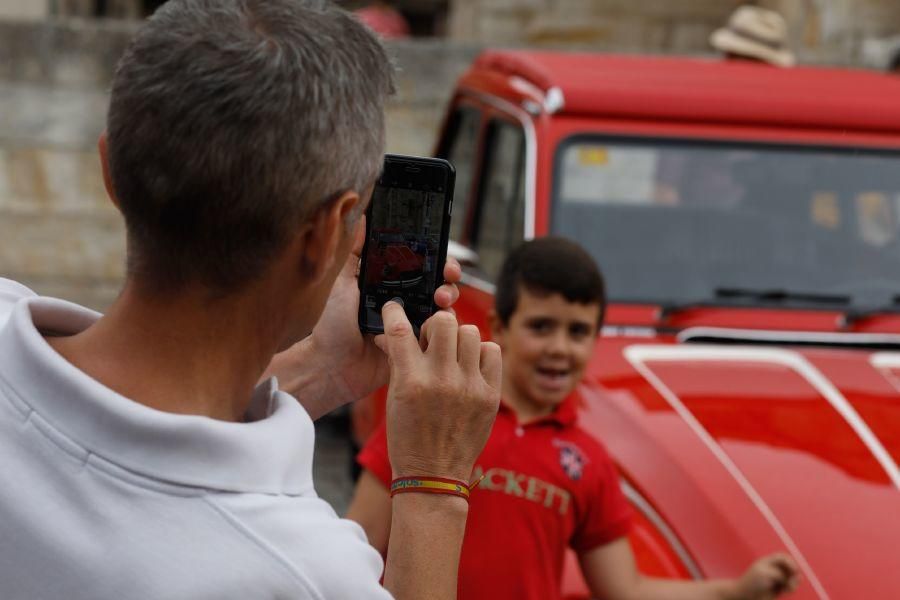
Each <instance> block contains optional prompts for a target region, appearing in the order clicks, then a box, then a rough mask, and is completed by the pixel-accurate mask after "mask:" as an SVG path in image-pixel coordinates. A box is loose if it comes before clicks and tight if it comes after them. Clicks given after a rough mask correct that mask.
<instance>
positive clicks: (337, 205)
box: [0, 0, 501, 600]
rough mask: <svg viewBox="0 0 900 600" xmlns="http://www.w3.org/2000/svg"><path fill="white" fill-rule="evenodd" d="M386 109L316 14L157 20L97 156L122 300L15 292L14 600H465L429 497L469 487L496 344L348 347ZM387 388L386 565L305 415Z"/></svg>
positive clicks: (8, 367) (2, 487)
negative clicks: (107, 303) (329, 472)
mask: <svg viewBox="0 0 900 600" xmlns="http://www.w3.org/2000/svg"><path fill="white" fill-rule="evenodd" d="M392 91H393V71H392V68H391V65H390V61H389V60H388V57H387V54H386V53H385V51H384V48H383V47H382V45H381V43H380V42H379V41H378V39H377V38H376V36H375V35H374V34H373V33H372V32H371V31H370V30H369V29H367V28H366V27H364V26H363V25H362V24H361V23H360V22H359V21H358V20H357V19H355V18H354V17H353V16H352V15H350V14H349V13H347V12H345V11H343V10H341V9H340V8H338V7H337V6H335V5H334V4H333V3H332V2H329V1H327V0H169V1H168V2H166V3H165V4H164V5H163V6H162V7H161V8H160V9H159V10H158V11H157V12H156V13H155V14H154V15H153V17H151V18H150V19H148V20H147V21H146V22H144V23H143V24H142V26H141V28H140V29H139V30H138V32H137V34H136V36H135V38H134V39H133V40H132V41H131V42H130V44H129V46H128V48H127V49H126V51H125V53H124V55H123V57H122V58H121V60H120V61H119V63H118V67H117V69H116V73H115V77H114V79H113V82H112V89H111V94H110V101H109V110H108V117H107V132H105V133H104V134H103V135H102V136H101V137H100V142H99V154H100V157H99V158H100V160H99V164H100V167H101V169H102V173H103V178H104V182H105V184H106V189H107V193H108V195H109V197H110V200H111V201H112V203H113V204H114V205H115V206H116V208H117V209H118V210H119V211H120V212H121V213H122V215H123V218H124V221H125V230H126V257H127V263H126V264H127V273H126V277H125V281H124V283H123V289H122V291H121V293H120V294H119V296H118V297H117V298H116V300H115V301H114V302H113V304H112V306H111V307H110V308H109V310H108V311H107V313H106V314H104V315H100V314H97V313H95V312H93V311H90V310H88V309H86V308H83V307H81V306H77V305H75V304H72V303H69V302H65V301H63V300H58V299H54V298H43V297H40V296H37V295H36V294H35V293H34V292H32V291H31V290H29V289H27V288H25V287H24V286H22V285H20V284H17V283H15V282H13V281H9V280H7V279H0V456H2V457H3V465H2V468H0V589H2V591H0V596H2V597H3V598H5V599H6V598H8V599H16V600H19V599H32V598H66V599H67V600H120V599H122V598H147V599H153V598H166V599H168V600H196V599H201V598H217V599H218V598H221V599H228V598H234V599H241V600H243V599H246V598H296V599H306V598H308V599H323V598H326V599H331V598H335V599H345V598H346V599H354V600H355V599H357V598H360V599H375V598H378V599H385V600H386V599H388V598H389V597H391V596H393V597H394V598H396V599H401V600H407V599H409V600H413V599H416V600H417V599H420V598H426V597H427V598H434V599H438V600H451V599H455V598H456V597H457V594H456V585H457V565H458V561H459V555H460V548H461V546H462V538H463V533H464V531H465V521H466V517H467V514H468V504H467V502H466V498H465V497H464V495H463V496H460V494H459V493H456V494H451V493H449V492H448V493H442V494H434V493H421V492H423V490H427V488H424V487H422V486H421V485H418V486H417V485H415V484H414V482H422V481H424V482H428V481H433V480H437V479H452V480H457V481H461V482H464V483H463V484H462V485H466V484H467V483H468V482H469V481H470V476H471V474H472V469H473V465H474V462H475V459H476V458H477V456H478V454H479V453H480V451H481V449H482V448H483V446H484V443H485V441H486V439H487V437H488V433H489V431H490V427H491V424H492V423H493V420H494V417H495V415H496V411H497V405H498V403H499V396H500V367H501V359H500V349H499V348H498V347H497V346H496V345H495V344H492V343H483V342H481V339H480V335H479V332H478V329H477V328H476V327H474V326H471V325H469V326H465V325H464V326H459V325H458V323H457V321H456V318H455V317H454V316H453V315H452V314H451V313H450V312H447V311H440V312H438V313H437V314H436V315H434V316H433V317H432V318H431V319H429V320H428V321H427V322H426V323H425V326H424V327H423V328H422V338H421V341H420V340H419V339H416V337H415V336H414V335H413V329H412V326H411V325H410V323H409V321H408V319H407V318H406V315H405V313H404V311H403V308H402V307H401V306H400V305H399V304H398V303H396V302H388V303H387V304H386V305H385V307H384V310H383V318H384V323H385V332H386V334H385V335H383V336H380V337H375V338H373V337H372V336H363V335H362V334H361V333H360V329H359V325H358V321H357V313H358V310H359V287H358V283H357V269H358V265H359V254H360V250H361V247H362V242H363V237H364V230H365V226H364V217H363V214H364V212H365V208H366V206H367V204H368V202H369V199H370V197H371V194H372V189H373V187H374V184H375V181H376V179H377V178H378V176H379V174H380V172H381V170H382V165H383V160H384V139H385V126H384V102H385V100H386V98H387V96H389V95H390V94H391V93H392ZM460 277H461V272H460V269H459V264H458V263H454V262H453V261H448V264H447V268H446V269H445V271H444V278H445V281H447V282H449V285H444V286H442V287H441V288H439V289H438V290H437V291H436V292H435V295H434V301H435V303H436V304H438V305H439V306H441V307H443V308H449V307H450V306H451V305H452V304H453V303H454V301H455V299H456V298H457V297H458V290H457V289H456V286H455V285H453V284H454V283H455V282H457V281H459V279H460ZM388 359H390V360H388ZM385 384H388V401H387V414H388V424H389V426H390V427H391V429H392V432H391V435H390V440H389V442H390V443H389V445H390V451H389V454H390V459H391V464H392V468H393V469H394V471H395V472H396V474H397V476H398V477H407V478H408V479H406V480H404V481H407V482H408V483H409V486H408V487H407V489H406V490H405V491H406V492H411V493H403V494H401V495H400V496H399V497H398V498H397V499H396V500H395V501H394V503H393V519H394V522H395V523H397V526H396V527H395V528H394V534H393V536H392V540H393V541H392V544H391V553H390V555H389V556H388V558H387V563H386V566H385V567H384V568H382V567H383V566H384V565H385V563H383V562H382V559H381V557H379V556H378V553H377V552H375V551H374V550H373V549H372V548H371V547H370V546H369V545H368V544H367V543H366V538H365V536H364V534H363V531H362V530H361V529H360V528H359V526H358V525H356V524H355V523H353V522H351V521H347V520H346V519H339V518H338V516H337V515H336V514H335V512H334V510H333V509H332V508H331V507H330V506H329V505H328V504H327V503H326V502H325V501H323V500H322V499H321V498H319V496H318V495H317V493H316V490H315V488H314V485H313V478H312V464H313V448H314V442H315V439H314V438H315V430H314V428H313V421H314V420H316V419H317V418H319V417H321V416H322V415H324V414H326V413H328V412H330V411H331V410H333V409H335V408H337V407H339V406H341V405H344V404H346V403H348V402H352V401H354V400H357V399H359V398H360V397H363V396H365V395H367V394H369V393H371V392H372V391H374V390H375V389H378V388H380V387H382V386H383V385H385ZM444 491H446V490H444ZM435 539H438V540H440V543H439V544H435V543H433V542H432V540H435ZM382 573H384V587H382V585H381V584H380V582H379V579H380V578H381V576H382Z"/></svg>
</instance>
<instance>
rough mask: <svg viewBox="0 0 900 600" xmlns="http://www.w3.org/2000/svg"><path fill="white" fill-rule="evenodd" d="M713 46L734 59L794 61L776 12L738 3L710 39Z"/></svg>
mask: <svg viewBox="0 0 900 600" xmlns="http://www.w3.org/2000/svg"><path fill="white" fill-rule="evenodd" d="M709 41H710V44H711V45H712V47H713V48H715V49H716V50H718V51H719V52H721V53H723V54H724V55H725V56H726V57H727V58H729V59H733V60H749V61H756V62H762V63H768V64H770V65H775V66H778V67H792V66H794V64H795V63H796V62H797V61H796V58H795V57H794V53H793V52H791V50H790V47H789V43H788V27H787V23H786V22H785V20H784V17H782V16H781V15H780V14H778V13H777V12H774V11H771V10H766V9H764V8H759V7H756V6H741V7H739V8H738V9H737V10H735V11H734V13H733V14H732V15H731V17H730V18H729V19H728V24H727V25H726V26H725V27H722V28H720V29H717V30H716V31H714V32H713V34H712V36H711V37H710V39H709Z"/></svg>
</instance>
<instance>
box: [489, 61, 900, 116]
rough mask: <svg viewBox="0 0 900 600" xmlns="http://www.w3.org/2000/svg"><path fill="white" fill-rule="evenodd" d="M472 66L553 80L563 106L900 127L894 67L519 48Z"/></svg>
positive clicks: (539, 82) (544, 85) (899, 82)
mask: <svg viewBox="0 0 900 600" xmlns="http://www.w3.org/2000/svg"><path fill="white" fill-rule="evenodd" d="M472 70H473V72H478V71H482V72H484V71H487V72H493V73H495V74H499V75H503V76H505V77H507V78H510V77H517V78H520V79H524V80H526V81H528V82H529V83H531V84H533V85H534V86H537V87H538V88H540V89H541V90H542V91H544V92H545V93H546V92H547V91H549V90H551V89H553V88H558V89H559V91H561V92H562V99H563V102H562V106H561V108H559V110H558V112H560V113H564V114H577V115H597V116H604V117H616V118H640V119H646V118H656V119H665V120H675V121H679V120H680V121H692V122H697V121H703V122H722V123H735V124H761V125H770V126H771V125H776V126H777V125H790V126H792V127H798V126H810V127H816V128H829V129H850V130H857V131H858V130H862V131H877V132H882V133H888V132H892V133H893V132H900V77H898V76H894V75H887V74H882V73H877V72H872V71H862V70H849V69H836V68H823V67H806V66H804V67H795V68H790V69H783V68H778V67H773V66H770V65H767V64H763V63H756V62H751V61H743V60H726V59H717V58H687V57H658V56H634V55H610V54H591V53H569V52H553V51H515V50H504V51H487V52H484V53H482V54H481V55H480V56H479V57H478V59H477V60H476V62H475V64H474V65H473V69H472Z"/></svg>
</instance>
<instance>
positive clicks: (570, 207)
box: [357, 51, 900, 600]
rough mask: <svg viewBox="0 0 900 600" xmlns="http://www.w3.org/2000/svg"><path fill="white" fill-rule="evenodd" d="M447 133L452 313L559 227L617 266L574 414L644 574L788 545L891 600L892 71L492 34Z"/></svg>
mask: <svg viewBox="0 0 900 600" xmlns="http://www.w3.org/2000/svg"><path fill="white" fill-rule="evenodd" d="M437 153H438V155H439V156H442V157H444V158H448V159H449V160H450V161H451V162H453V163H454V165H455V166H456V170H457V190H458V191H457V194H456V200H455V206H454V213H453V219H454V221H453V225H452V235H451V237H452V238H453V240H454V242H453V243H452V249H451V254H455V255H456V256H457V257H458V258H459V259H460V260H461V261H462V262H463V263H464V265H465V269H464V270H465V275H464V280H463V281H464V285H463V286H462V296H461V299H460V301H459V303H458V305H457V312H458V314H459V316H460V318H461V320H463V321H468V322H473V323H476V324H478V325H480V326H481V327H482V330H483V331H487V328H486V322H485V315H486V312H487V310H488V308H489V307H490V306H491V304H492V292H493V284H492V281H493V279H494V277H495V276H496V274H497V270H498V268H499V266H500V263H501V261H502V259H503V257H504V256H505V254H506V253H507V251H508V250H509V249H510V248H511V247H512V246H513V245H515V244H517V243H518V242H520V241H521V240H523V239H527V238H531V237H533V236H540V235H545V234H549V233H553V234H558V235H564V236H568V237H571V238H574V239H576V240H578V241H579V242H580V243H581V244H583V245H584V246H585V247H586V248H587V249H588V250H589V251H590V252H591V253H592V254H593V256H594V257H595V258H596V259H597V261H598V262H599V264H600V265H601V267H602V269H603V271H604V273H605V275H606V279H607V286H608V290H609V294H610V301H611V304H610V308H609V311H608V317H607V326H606V327H605V328H604V330H603V335H602V337H601V339H600V340H599V342H598V344H599V345H598V349H597V352H596V354H595V359H594V361H593V363H592V365H591V366H590V368H589V373H588V377H587V379H586V381H585V382H584V386H583V388H584V389H583V395H584V397H585V399H586V401H585V403H584V406H583V407H582V410H581V419H582V423H583V424H584V426H585V427H586V428H587V429H589V430H590V431H593V432H595V433H596V435H597V437H598V438H600V439H601V440H602V441H603V442H604V443H605V444H606V446H607V447H608V448H609V451H610V453H611V455H612V456H613V458H614V459H615V461H616V463H617V466H618V468H619V471H620V473H621V483H622V487H623V489H624V490H625V493H626V496H627V497H628V499H629V500H630V501H631V503H632V504H633V506H634V508H635V512H636V514H637V515H638V517H637V519H638V522H637V527H636V528H635V529H634V532H633V534H632V536H631V542H632V544H633V546H634V549H635V553H636V555H637V557H638V561H639V564H640V566H641V568H642V570H643V571H644V572H646V573H649V574H657V575H662V576H670V577H717V576H735V575H737V574H739V573H741V572H742V570H743V569H744V568H745V567H746V566H747V565H748V564H749V563H750V562H752V561H753V560H754V559H755V558H756V557H759V556H761V555H764V554H767V553H769V552H772V551H775V550H781V549H785V550H787V551H788V552H790V553H791V554H792V555H793V556H794V557H795V558H796V560H797V562H798V564H799V565H800V568H801V571H802V574H803V578H804V582H803V584H802V586H801V588H800V590H799V591H798V592H797V593H796V595H795V596H794V597H796V598H798V600H799V599H813V598H819V599H823V598H835V599H856V598H867V599H868V598H873V599H875V598H878V599H881V598H884V599H892V598H900V559H898V557H897V554H896V552H895V548H896V546H897V545H898V544H900V469H898V462H900V78H897V77H889V76H884V75H880V74H875V73H868V72H854V71H847V70H837V69H824V68H806V67H804V68H795V69H791V70H787V69H778V68H774V67H770V66H767V65H763V64H755V63H750V62H742V61H725V60H700V59H686V58H652V57H631V56H603V55H596V54H564V53H553V52H513V51H502V52H487V53H485V54H483V55H482V56H481V57H480V58H479V59H478V60H477V61H476V62H475V64H474V65H473V66H472V67H471V69H470V70H469V71H468V72H467V73H466V74H465V75H464V76H463V77H462V79H461V80H460V81H459V84H458V87H457V90H456V92H455V95H454V97H453V99H452V101H451V104H450V108H449V112H448V116H447V120H446V123H445V125H444V128H443V132H442V135H441V137H440V141H439V146H438V152H437ZM560 268H561V269H564V268H565V265H560ZM377 406H378V399H374V400H373V401H372V402H369V403H368V404H363V405H362V408H361V409H360V410H359V411H358V419H357V425H358V426H359V427H360V429H365V428H366V426H367V424H370V423H372V422H374V421H375V420H376V418H377V414H378V410H377ZM373 407H374V409H375V410H374V411H373ZM366 409H368V410H369V412H368V413H366ZM366 414H368V415H369V420H368V421H366V419H365V416H366ZM373 415H375V416H373ZM362 433H363V435H364V433H365V432H364V431H363V432H362ZM571 566H572V569H571V570H570V573H569V574H568V575H567V577H566V580H565V582H564V584H565V587H566V589H567V591H568V593H569V594H571V595H572V596H573V597H582V596H584V595H586V593H587V591H586V588H585V587H584V584H583V582H582V581H581V579H580V577H579V574H578V572H577V568H576V567H575V566H574V562H573V563H572V565H571Z"/></svg>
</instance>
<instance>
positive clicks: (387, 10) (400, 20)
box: [354, 0, 410, 40]
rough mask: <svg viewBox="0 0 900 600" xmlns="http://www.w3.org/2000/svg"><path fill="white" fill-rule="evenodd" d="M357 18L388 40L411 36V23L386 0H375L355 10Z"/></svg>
mask: <svg viewBox="0 0 900 600" xmlns="http://www.w3.org/2000/svg"><path fill="white" fill-rule="evenodd" d="M354 14H355V15H356V16H357V18H358V19H359V20H360V21H362V22H363V23H365V24H366V25H367V26H368V27H369V28H370V29H371V30H372V31H374V32H375V33H377V34H378V35H380V36H381V37H382V38H384V39H386V40H397V39H403V38H408V37H409V34H410V32H409V23H408V22H407V20H406V17H404V16H403V14H402V13H401V12H400V11H399V10H397V9H396V8H394V7H393V6H391V4H390V3H389V2H386V1H385V0H374V1H372V2H370V3H369V4H368V5H367V6H365V7H363V8H359V9H357V10H355V11H354Z"/></svg>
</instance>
